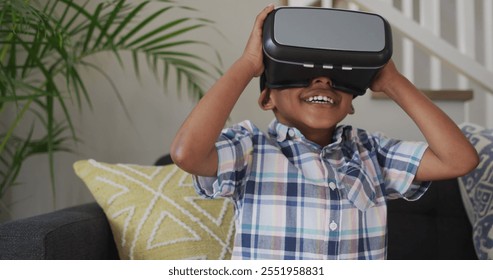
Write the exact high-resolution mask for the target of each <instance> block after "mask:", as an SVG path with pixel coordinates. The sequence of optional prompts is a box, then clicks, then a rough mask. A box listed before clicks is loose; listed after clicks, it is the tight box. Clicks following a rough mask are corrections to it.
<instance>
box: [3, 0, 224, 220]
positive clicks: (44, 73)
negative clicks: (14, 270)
mask: <svg viewBox="0 0 493 280" xmlns="http://www.w3.org/2000/svg"><path fill="white" fill-rule="evenodd" d="M95 2H96V3H95ZM177 10H182V13H180V14H183V13H185V14H188V13H193V12H194V11H193V9H192V8H190V7H185V6H181V5H179V4H178V3H176V2H174V1H165V0H154V1H138V0H133V1H131V0H113V1H108V0H107V1H88V0H43V1H34V0H31V1H30V0H0V202H1V201H2V197H3V195H4V194H5V192H6V190H7V189H8V188H9V187H11V186H13V185H15V184H16V177H17V175H18V173H19V171H20V169H21V167H22V163H23V162H24V161H25V160H26V159H27V158H28V157H30V156H32V155H34V154H40V153H42V154H47V155H48V162H49V166H50V177H51V181H52V190H53V196H54V197H55V193H54V189H55V188H54V177H55V170H54V168H53V166H54V165H53V162H54V153H55V152H58V151H68V150H69V148H68V147H69V145H67V143H69V142H70V141H77V135H76V133H75V128H74V126H73V123H72V121H71V119H72V118H71V114H72V113H71V112H70V110H69V109H68V107H67V102H71V103H75V104H77V106H79V108H80V107H81V105H83V104H89V105H90V104H91V94H92V93H91V92H88V91H87V90H86V86H85V81H84V80H83V79H82V78H81V75H80V72H79V71H80V67H84V68H86V69H88V68H89V69H91V70H93V71H98V72H99V73H100V74H101V76H103V77H106V78H107V79H108V81H109V82H110V83H111V84H112V86H113V88H114V89H115V92H116V93H117V96H118V91H117V88H116V86H115V85H114V84H113V83H112V82H111V80H110V78H109V75H107V73H105V72H104V71H103V70H102V69H101V68H99V67H98V66H97V65H94V64H92V63H91V62H89V60H88V58H90V57H91V56H93V55H95V54H97V53H101V52H108V53H111V54H112V55H114V57H115V59H117V60H118V61H119V62H120V63H121V65H122V66H124V65H125V64H126V62H125V60H124V59H123V58H122V55H123V54H124V53H129V54H131V57H132V58H133V59H132V60H133V62H131V63H130V64H131V65H132V66H133V68H134V70H135V72H136V74H137V76H138V73H139V65H140V64H143V63H145V65H147V66H148V67H149V68H150V69H151V70H152V71H153V72H154V73H156V74H157V73H159V75H160V78H159V79H160V80H161V81H162V82H163V84H164V85H167V84H168V83H169V82H173V83H174V85H176V86H177V88H178V90H180V89H181V87H182V86H186V87H187V92H189V93H190V94H191V96H192V97H193V98H195V99H199V98H200V97H201V96H202V95H203V94H204V89H205V87H206V86H207V81H209V80H210V79H213V78H215V77H217V76H218V75H219V74H220V69H219V67H218V65H219V64H220V59H219V56H217V58H218V60H217V62H215V63H212V62H210V60H206V59H203V58H201V57H198V56H197V55H194V54H193V53H191V52H186V51H183V47H188V46H198V47H205V48H211V47H210V46H209V45H208V44H207V43H206V42H203V41H197V40H193V38H192V39H190V38H187V35H189V34H190V32H192V31H194V30H197V29H199V30H200V29H201V28H211V27H212V22H211V21H209V20H206V19H203V18H194V17H188V16H187V17H180V16H178V17H177V16H175V15H176V13H175V11H177ZM188 37H190V36H188ZM211 49H212V48H211ZM141 60H142V61H144V62H141ZM170 73H172V75H171V74H170ZM170 77H175V78H176V80H174V79H173V80H172V81H170V80H171V78H170ZM119 100H120V99H119ZM120 102H121V101H120ZM121 105H123V106H124V104H123V103H122V102H121ZM55 110H60V111H62V112H63V114H62V115H63V117H62V118H57V117H55V116H56V114H55ZM25 122H28V125H26V124H25ZM23 123H24V125H23V127H26V126H27V127H30V129H27V130H26V129H23V130H21V129H19V127H21V124H23ZM0 211H1V207H0Z"/></svg>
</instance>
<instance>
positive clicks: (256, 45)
mask: <svg viewBox="0 0 493 280" xmlns="http://www.w3.org/2000/svg"><path fill="white" fill-rule="evenodd" d="M273 10H274V5H273V4H271V5H269V6H267V7H265V8H264V9H263V10H262V11H261V12H260V13H259V14H258V15H257V18H256V19H255V24H254V26H253V30H252V33H250V37H249V38H248V42H247V45H246V47H245V50H244V51H243V55H242V56H241V59H244V60H245V61H247V62H248V64H250V65H251V71H252V72H251V73H252V75H253V77H258V76H260V75H261V74H262V72H264V62H263V51H262V27H263V25H264V20H265V18H266V17H267V15H268V14H269V13H270V12H272V11H273Z"/></svg>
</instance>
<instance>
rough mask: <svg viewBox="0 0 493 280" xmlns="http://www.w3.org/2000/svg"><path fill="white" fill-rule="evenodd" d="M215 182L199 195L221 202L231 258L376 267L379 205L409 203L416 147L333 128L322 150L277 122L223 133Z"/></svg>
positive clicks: (420, 187)
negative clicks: (232, 215) (231, 238)
mask: <svg viewBox="0 0 493 280" xmlns="http://www.w3.org/2000/svg"><path fill="white" fill-rule="evenodd" d="M216 147H217V150H218V155H219V166H218V175H217V177H213V178H211V177H194V182H195V187H196V189H197V191H198V192H199V194H201V195H203V196H205V197H210V198H214V197H217V196H222V197H231V198H232V199H233V202H234V204H235V209H236V215H237V219H236V236H235V243H234V249H233V258H234V259H385V258H386V251H387V248H386V243H387V242H386V240H387V206H386V202H385V200H386V199H388V198H397V197H404V198H406V199H408V200H415V199H418V198H419V197H420V196H421V195H422V194H423V193H424V192H425V191H426V189H427V188H428V186H429V183H421V184H419V183H415V182H413V179H414V176H415V174H416V171H417V169H418V166H419V161H420V160H421V157H422V155H423V153H424V151H425V150H426V147H427V145H426V143H422V142H404V141H398V140H392V139H388V138H385V137H383V136H382V135H378V134H376V135H371V134H368V133H367V132H366V131H364V130H360V129H354V128H352V127H351V126H339V127H338V128H337V129H336V131H335V133H334V137H333V141H332V143H331V144H329V145H328V146H326V147H320V146H319V145H317V144H315V143H313V142H311V141H309V140H307V139H306V138H305V137H304V136H303V135H302V134H301V132H300V131H299V130H298V129H296V128H290V127H287V126H285V125H283V124H281V123H279V122H277V121H273V122H272V123H271V125H270V126H269V135H266V134H265V133H263V132H261V131H260V130H259V129H258V128H257V127H256V126H255V125H253V124H252V123H251V122H249V121H244V122H242V123H240V124H237V125H235V126H233V127H232V128H228V129H225V130H223V132H222V134H221V136H220V137H219V140H218V142H217V143H216Z"/></svg>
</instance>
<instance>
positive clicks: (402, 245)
mask: <svg viewBox="0 0 493 280" xmlns="http://www.w3.org/2000/svg"><path fill="white" fill-rule="evenodd" d="M387 207H388V208H387V210H388V211H387V212H388V217H387V218H388V254H387V257H388V259H398V260H403V259H414V260H424V259H443V260H445V259H446V260H450V259H459V260H460V259H477V257H476V254H475V252H474V246H473V243H472V238H471V235H472V229H471V225H470V224H469V221H468V218H467V214H466V212H465V210H464V206H463V205H462V200H461V195H460V191H459V186H458V182H457V180H456V179H453V180H443V181H435V182H433V183H432V184H431V187H430V188H429V189H428V190H427V192H426V193H425V194H424V195H423V196H422V197H421V198H420V199H418V200H416V201H406V200H404V199H396V200H391V201H389V202H388V206H387Z"/></svg>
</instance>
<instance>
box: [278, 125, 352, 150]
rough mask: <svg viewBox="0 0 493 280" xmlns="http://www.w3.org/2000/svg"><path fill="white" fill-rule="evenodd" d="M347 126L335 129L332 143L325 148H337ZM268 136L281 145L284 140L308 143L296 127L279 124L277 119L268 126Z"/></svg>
mask: <svg viewBox="0 0 493 280" xmlns="http://www.w3.org/2000/svg"><path fill="white" fill-rule="evenodd" d="M347 127H348V126H346V125H340V126H338V127H337V128H336V130H335V131H334V135H332V142H331V143H330V144H329V145H328V146H327V147H328V148H332V147H338V146H340V144H341V143H342V142H343V138H345V137H344V130H345V128H347ZM269 135H270V136H271V137H272V138H275V139H276V140H277V142H279V143H281V142H284V141H285V140H296V139H300V140H302V141H304V142H310V143H312V142H311V141H309V140H308V139H306V138H305V136H304V135H303V134H302V133H301V131H299V129H297V128H296V127H289V126H287V125H285V124H282V123H280V122H279V121H278V120H277V119H274V120H273V121H272V122H271V123H270V125H269ZM313 144H314V145H317V146H318V147H319V148H320V146H319V145H318V144H315V143H313Z"/></svg>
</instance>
